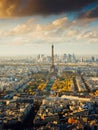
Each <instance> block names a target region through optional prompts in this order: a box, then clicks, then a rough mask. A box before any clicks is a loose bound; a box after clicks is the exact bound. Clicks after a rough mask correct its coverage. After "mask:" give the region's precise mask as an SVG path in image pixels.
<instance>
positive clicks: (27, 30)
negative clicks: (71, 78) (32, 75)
mask: <svg viewBox="0 0 98 130" xmlns="http://www.w3.org/2000/svg"><path fill="white" fill-rule="evenodd" d="M52 44H54V45H55V53H57V54H63V53H72V54H73V53H75V54H77V55H97V54H98V52H97V50H98V1H97V0H55V1H50V0H17V1H13V0H10V1H9V0H0V56H15V55H33V54H50V48H51V45H52Z"/></svg>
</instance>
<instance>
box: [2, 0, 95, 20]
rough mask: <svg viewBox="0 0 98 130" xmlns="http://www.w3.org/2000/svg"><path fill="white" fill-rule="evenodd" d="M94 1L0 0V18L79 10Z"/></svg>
mask: <svg viewBox="0 0 98 130" xmlns="http://www.w3.org/2000/svg"><path fill="white" fill-rule="evenodd" d="M95 1H96V0H0V17H1V18H4V17H5V18H6V17H15V16H31V15H50V14H58V13H63V12H72V11H78V10H81V9H82V8H83V7H85V6H87V5H89V4H91V3H94V2H95Z"/></svg>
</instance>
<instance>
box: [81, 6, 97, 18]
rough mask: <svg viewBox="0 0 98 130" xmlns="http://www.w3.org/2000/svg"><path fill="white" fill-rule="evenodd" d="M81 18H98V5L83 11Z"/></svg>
mask: <svg viewBox="0 0 98 130" xmlns="http://www.w3.org/2000/svg"><path fill="white" fill-rule="evenodd" d="M79 18H88V19H91V18H92V19H93V18H98V6H96V7H95V8H93V9H92V10H89V11H87V12H83V13H81V14H80V16H79Z"/></svg>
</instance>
